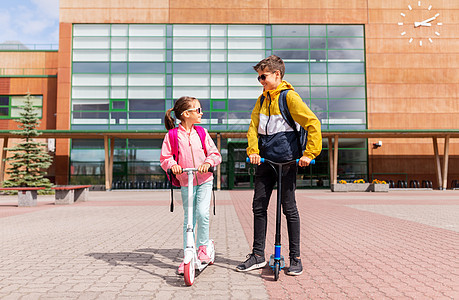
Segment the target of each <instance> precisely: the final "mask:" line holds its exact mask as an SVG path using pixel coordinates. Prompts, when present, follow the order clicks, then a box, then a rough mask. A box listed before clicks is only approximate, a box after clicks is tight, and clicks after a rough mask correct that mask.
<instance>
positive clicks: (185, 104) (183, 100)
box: [164, 96, 198, 130]
mask: <svg viewBox="0 0 459 300" xmlns="http://www.w3.org/2000/svg"><path fill="white" fill-rule="evenodd" d="M193 101H198V99H196V98H194V97H188V96H183V97H180V98H179V99H177V101H175V104H174V107H173V108H170V109H168V110H167V111H166V116H165V117H164V126H166V129H167V130H171V129H173V128H175V121H176V120H175V118H172V116H171V111H173V112H174V114H175V117H177V116H178V118H179V119H180V118H181V116H182V113H183V112H184V111H185V110H187V109H189V108H190V107H191V105H192V103H193Z"/></svg>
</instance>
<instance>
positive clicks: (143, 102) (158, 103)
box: [129, 99, 165, 111]
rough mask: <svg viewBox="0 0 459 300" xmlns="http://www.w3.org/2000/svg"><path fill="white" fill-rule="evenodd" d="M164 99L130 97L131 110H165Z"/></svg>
mask: <svg viewBox="0 0 459 300" xmlns="http://www.w3.org/2000/svg"><path fill="white" fill-rule="evenodd" d="M164 109H165V107H164V101H163V100H162V99H129V110H130V111H148V110H159V111H164Z"/></svg>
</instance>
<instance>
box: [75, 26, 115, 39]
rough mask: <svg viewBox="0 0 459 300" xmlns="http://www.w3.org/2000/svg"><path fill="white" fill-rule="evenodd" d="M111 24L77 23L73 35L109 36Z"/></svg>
mask: <svg viewBox="0 0 459 300" xmlns="http://www.w3.org/2000/svg"><path fill="white" fill-rule="evenodd" d="M109 35H110V25H109V24H75V25H74V26H73V36H109Z"/></svg>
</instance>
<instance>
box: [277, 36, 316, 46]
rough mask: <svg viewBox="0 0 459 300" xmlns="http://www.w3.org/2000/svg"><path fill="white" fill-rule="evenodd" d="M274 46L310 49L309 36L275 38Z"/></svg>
mask: <svg viewBox="0 0 459 300" xmlns="http://www.w3.org/2000/svg"><path fill="white" fill-rule="evenodd" d="M273 48H275V49H308V48H309V40H308V38H298V37H287V38H284V37H282V38H273Z"/></svg>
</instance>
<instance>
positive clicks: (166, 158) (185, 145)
mask: <svg viewBox="0 0 459 300" xmlns="http://www.w3.org/2000/svg"><path fill="white" fill-rule="evenodd" d="M177 139H178V145H179V157H178V161H179V165H180V166H181V167H182V168H197V167H199V166H200V165H202V164H203V163H205V162H208V163H209V164H210V165H211V166H212V167H215V166H217V165H218V164H220V163H221V162H222V156H221V155H220V153H219V152H218V149H217V147H216V146H215V143H214V141H213V140H212V138H211V137H210V135H209V133H207V130H206V140H205V145H206V148H207V157H206V155H205V154H204V149H202V143H201V139H200V138H199V135H198V133H197V132H196V130H195V129H194V127H193V129H192V130H191V132H190V133H187V132H186V130H185V128H183V126H182V125H179V128H178V131H177ZM159 160H160V161H161V168H163V170H164V171H167V169H170V168H171V167H172V166H173V165H176V164H177V162H176V161H175V160H174V157H173V156H172V150H171V143H170V140H169V134H166V136H165V137H164V141H163V145H162V147H161V157H160V159H159ZM195 174H196V175H195V176H194V180H193V185H201V184H203V183H206V182H208V181H211V180H213V178H214V177H213V175H212V173H205V174H200V173H198V172H196V173H195ZM177 179H178V180H179V181H180V185H181V186H188V175H187V174H186V173H182V174H180V175H177Z"/></svg>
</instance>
